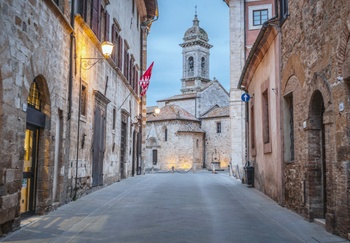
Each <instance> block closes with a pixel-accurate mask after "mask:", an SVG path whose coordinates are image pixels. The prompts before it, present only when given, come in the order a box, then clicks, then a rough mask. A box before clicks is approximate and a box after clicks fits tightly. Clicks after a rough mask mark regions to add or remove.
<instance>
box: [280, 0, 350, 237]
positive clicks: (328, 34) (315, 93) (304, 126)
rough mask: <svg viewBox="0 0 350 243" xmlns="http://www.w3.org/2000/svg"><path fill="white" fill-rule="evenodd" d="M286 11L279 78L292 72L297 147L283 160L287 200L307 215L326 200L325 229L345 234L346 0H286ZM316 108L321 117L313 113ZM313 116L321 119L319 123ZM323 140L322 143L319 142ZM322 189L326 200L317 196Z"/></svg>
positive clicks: (348, 227) (349, 226) (349, 228)
mask: <svg viewBox="0 0 350 243" xmlns="http://www.w3.org/2000/svg"><path fill="white" fill-rule="evenodd" d="M289 13H290V15H289V16H288V18H287V20H286V21H285V22H284V24H283V26H282V29H281V31H282V80H281V81H282V85H283V84H286V83H287V81H288V80H289V79H290V77H292V76H295V77H297V79H298V81H299V84H300V86H299V88H298V87H295V88H293V89H292V92H293V94H297V95H295V96H294V97H295V99H294V124H295V126H294V131H295V138H294V139H295V145H296V146H295V161H293V162H292V163H288V164H285V170H284V175H285V185H284V186H285V200H286V205H287V207H289V208H291V209H293V210H295V211H297V212H299V213H301V214H303V215H305V216H306V217H308V218H310V219H311V220H312V219H313V218H314V217H320V212H318V210H319V209H320V207H322V205H323V204H325V208H324V217H325V219H326V228H327V230H329V231H331V232H334V233H336V234H339V235H341V236H343V237H346V238H347V237H348V234H349V232H350V216H349V215H350V212H349V208H350V206H349V173H350V172H349V168H348V167H349V166H348V163H349V162H348V161H349V159H350V153H349V146H350V145H349V140H350V137H349V132H348V131H349V122H348V117H349V116H348V114H349V113H350V110H349V108H350V102H349V99H348V97H349V84H348V81H347V78H348V76H349V73H348V66H347V63H349V61H350V59H349V49H350V45H349V42H348V40H349V36H350V35H349V33H350V25H349V14H350V2H349V1H345V0H343V1H325V0H322V1H289ZM316 97H319V98H318V100H315V99H316ZM321 101H322V102H323V106H324V109H323V110H322V107H320V106H321V105H322V103H321ZM317 106H319V107H317ZM298 107H299V108H298ZM317 110H319V112H321V113H322V117H319V118H317V116H316V117H315V115H317V113H315V111H316V112H317ZM318 121H322V124H319V125H318V124H317V122H318ZM315 122H316V123H315ZM322 131H323V132H322ZM320 132H321V134H322V133H323V134H324V135H323V137H322V136H320V135H319V134H320ZM322 141H324V147H322V145H320V143H321V142H322ZM320 154H321V155H322V154H324V155H323V157H320ZM314 155H317V156H314ZM322 161H324V167H323V168H322ZM322 174H323V175H324V176H325V181H324V184H323V186H322V180H321V176H322ZM320 185H321V187H320ZM322 188H325V191H324V197H325V198H326V200H325V199H322V197H321V196H318V195H319V194H320V193H322V190H323V189H322ZM321 217H322V212H321Z"/></svg>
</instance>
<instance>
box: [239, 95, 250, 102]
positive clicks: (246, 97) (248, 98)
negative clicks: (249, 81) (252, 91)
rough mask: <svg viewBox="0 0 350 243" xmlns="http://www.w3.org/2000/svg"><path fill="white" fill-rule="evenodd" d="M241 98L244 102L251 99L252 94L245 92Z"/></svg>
mask: <svg viewBox="0 0 350 243" xmlns="http://www.w3.org/2000/svg"><path fill="white" fill-rule="evenodd" d="M241 99H242V101H244V102H248V101H249V100H250V95H249V94H248V93H243V94H242V96H241Z"/></svg>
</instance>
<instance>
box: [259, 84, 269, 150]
mask: <svg viewBox="0 0 350 243" xmlns="http://www.w3.org/2000/svg"><path fill="white" fill-rule="evenodd" d="M261 104H262V116H263V117H262V119H263V141H264V144H266V143H269V142H270V121H269V93H268V90H265V91H264V92H263V93H262V103H261Z"/></svg>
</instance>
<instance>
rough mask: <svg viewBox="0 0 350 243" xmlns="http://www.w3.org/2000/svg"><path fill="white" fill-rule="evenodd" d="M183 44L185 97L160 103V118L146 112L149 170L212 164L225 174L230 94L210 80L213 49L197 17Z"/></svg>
mask: <svg viewBox="0 0 350 243" xmlns="http://www.w3.org/2000/svg"><path fill="white" fill-rule="evenodd" d="M183 40H184V42H183V43H182V44H180V46H181V47H182V55H183V71H182V79H181V83H182V86H181V94H177V95H174V96H171V97H169V98H165V99H162V100H158V101H157V105H158V107H159V108H160V113H159V114H158V115H156V114H154V112H153V109H154V107H148V114H147V125H146V153H145V157H146V159H145V163H146V164H145V168H146V170H147V169H152V168H153V169H158V170H170V169H180V170H188V169H191V168H192V169H194V170H195V169H200V168H209V169H211V168H212V165H213V164H214V165H215V166H216V169H227V168H228V165H229V164H230V161H231V158H230V146H231V145H230V118H229V94H228V92H227V91H226V90H225V89H224V88H223V86H222V85H221V84H220V82H219V81H218V80H216V79H215V78H214V80H210V78H209V67H210V65H209V64H210V62H209V56H210V49H211V48H212V47H213V46H212V45H211V44H209V39H208V34H207V33H206V31H205V30H204V29H202V28H200V27H199V20H198V18H197V15H195V18H194V20H193V26H192V27H191V28H189V29H188V30H187V31H186V32H185V35H184V38H183ZM213 162H214V163H213Z"/></svg>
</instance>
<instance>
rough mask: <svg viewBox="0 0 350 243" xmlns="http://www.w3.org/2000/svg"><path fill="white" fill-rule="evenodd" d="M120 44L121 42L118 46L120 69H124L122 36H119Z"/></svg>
mask: <svg viewBox="0 0 350 243" xmlns="http://www.w3.org/2000/svg"><path fill="white" fill-rule="evenodd" d="M118 44H119V48H118V67H119V69H120V71H121V70H122V67H123V64H122V63H123V40H122V38H121V37H120V36H118Z"/></svg>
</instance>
